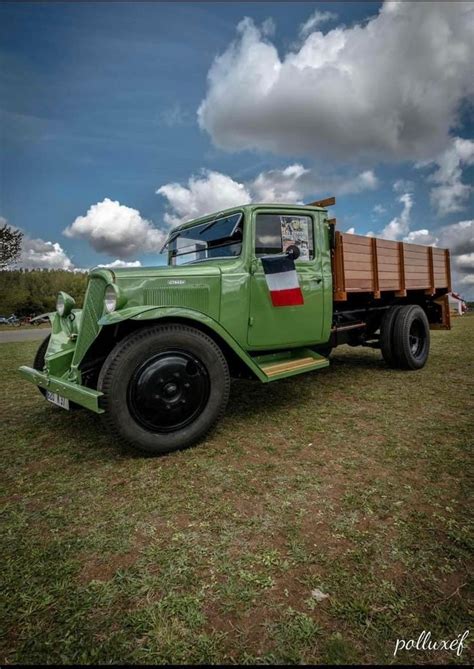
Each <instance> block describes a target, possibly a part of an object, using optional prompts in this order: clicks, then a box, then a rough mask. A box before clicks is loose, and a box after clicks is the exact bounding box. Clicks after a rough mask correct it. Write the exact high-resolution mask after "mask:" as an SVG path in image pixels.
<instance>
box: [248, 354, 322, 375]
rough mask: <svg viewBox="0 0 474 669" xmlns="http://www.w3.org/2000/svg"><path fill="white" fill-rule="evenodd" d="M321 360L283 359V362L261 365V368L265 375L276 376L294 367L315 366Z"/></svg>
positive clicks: (292, 369)
mask: <svg viewBox="0 0 474 669" xmlns="http://www.w3.org/2000/svg"><path fill="white" fill-rule="evenodd" d="M322 362H323V361H322V360H315V359H314V358H300V359H299V360H285V361H284V362H278V363H272V364H269V365H263V366H262V368H261V369H262V370H263V371H264V372H265V374H266V375H267V376H276V375H277V374H283V373H284V372H292V371H294V370H296V369H303V368H304V367H312V366H316V365H318V364H321V363H322Z"/></svg>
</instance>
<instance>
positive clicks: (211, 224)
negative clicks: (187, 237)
mask: <svg viewBox="0 0 474 669" xmlns="http://www.w3.org/2000/svg"><path fill="white" fill-rule="evenodd" d="M218 216H219V214H217V216H216V217H215V218H214V219H213V220H212V221H211V222H210V223H208V224H207V225H205V226H204V227H203V229H202V230H201V231H200V233H199V234H200V235H202V234H203V233H204V232H206V230H209V228H212V226H213V225H214V223H217V221H218V220H219V219H218Z"/></svg>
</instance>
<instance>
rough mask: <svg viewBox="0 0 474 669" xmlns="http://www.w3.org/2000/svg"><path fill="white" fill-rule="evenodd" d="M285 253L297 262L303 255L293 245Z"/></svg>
mask: <svg viewBox="0 0 474 669" xmlns="http://www.w3.org/2000/svg"><path fill="white" fill-rule="evenodd" d="M285 253H286V255H287V256H288V258H291V259H292V260H297V259H298V258H299V257H300V255H301V251H300V249H299V247H298V246H297V245H296V244H292V245H291V246H289V247H288V248H287V249H286V252H285Z"/></svg>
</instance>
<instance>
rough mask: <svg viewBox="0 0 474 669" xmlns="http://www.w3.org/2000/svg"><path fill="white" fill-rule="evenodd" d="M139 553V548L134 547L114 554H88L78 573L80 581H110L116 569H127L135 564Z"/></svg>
mask: <svg viewBox="0 0 474 669" xmlns="http://www.w3.org/2000/svg"><path fill="white" fill-rule="evenodd" d="M139 555H140V549H138V550H137V549H134V550H132V551H129V552H128V553H118V554H116V555H100V556H99V555H95V556H90V557H89V559H88V562H87V563H86V564H84V566H83V567H82V569H81V571H80V573H79V580H80V581H81V583H90V582H91V581H104V582H106V581H110V580H112V578H113V577H114V576H115V574H116V573H117V571H119V570H120V569H127V568H128V567H131V566H132V565H133V564H135V562H136V561H137V560H138V557H139Z"/></svg>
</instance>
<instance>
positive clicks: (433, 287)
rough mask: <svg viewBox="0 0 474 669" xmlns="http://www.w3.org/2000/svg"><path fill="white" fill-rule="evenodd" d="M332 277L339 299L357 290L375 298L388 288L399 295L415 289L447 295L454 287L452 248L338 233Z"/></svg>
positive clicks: (430, 293)
mask: <svg viewBox="0 0 474 669" xmlns="http://www.w3.org/2000/svg"><path fill="white" fill-rule="evenodd" d="M333 277H334V299H335V300H336V301H337V300H341V301H344V300H347V299H348V296H350V295H352V294H354V293H371V294H372V296H373V297H374V298H376V299H377V298H380V297H381V296H382V293H384V292H389V291H391V292H394V293H395V296H396V297H405V296H406V295H407V291H412V290H413V291H414V290H417V291H419V290H422V291H424V293H425V294H426V295H436V294H444V293H447V292H450V290H451V270H450V258H449V251H448V250H447V249H439V248H436V247H432V246H421V245H419V244H407V243H405V242H393V241H388V240H386V239H378V238H377V237H363V236H362V235H351V234H348V233H342V232H336V233H335V248H334V256H333Z"/></svg>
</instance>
